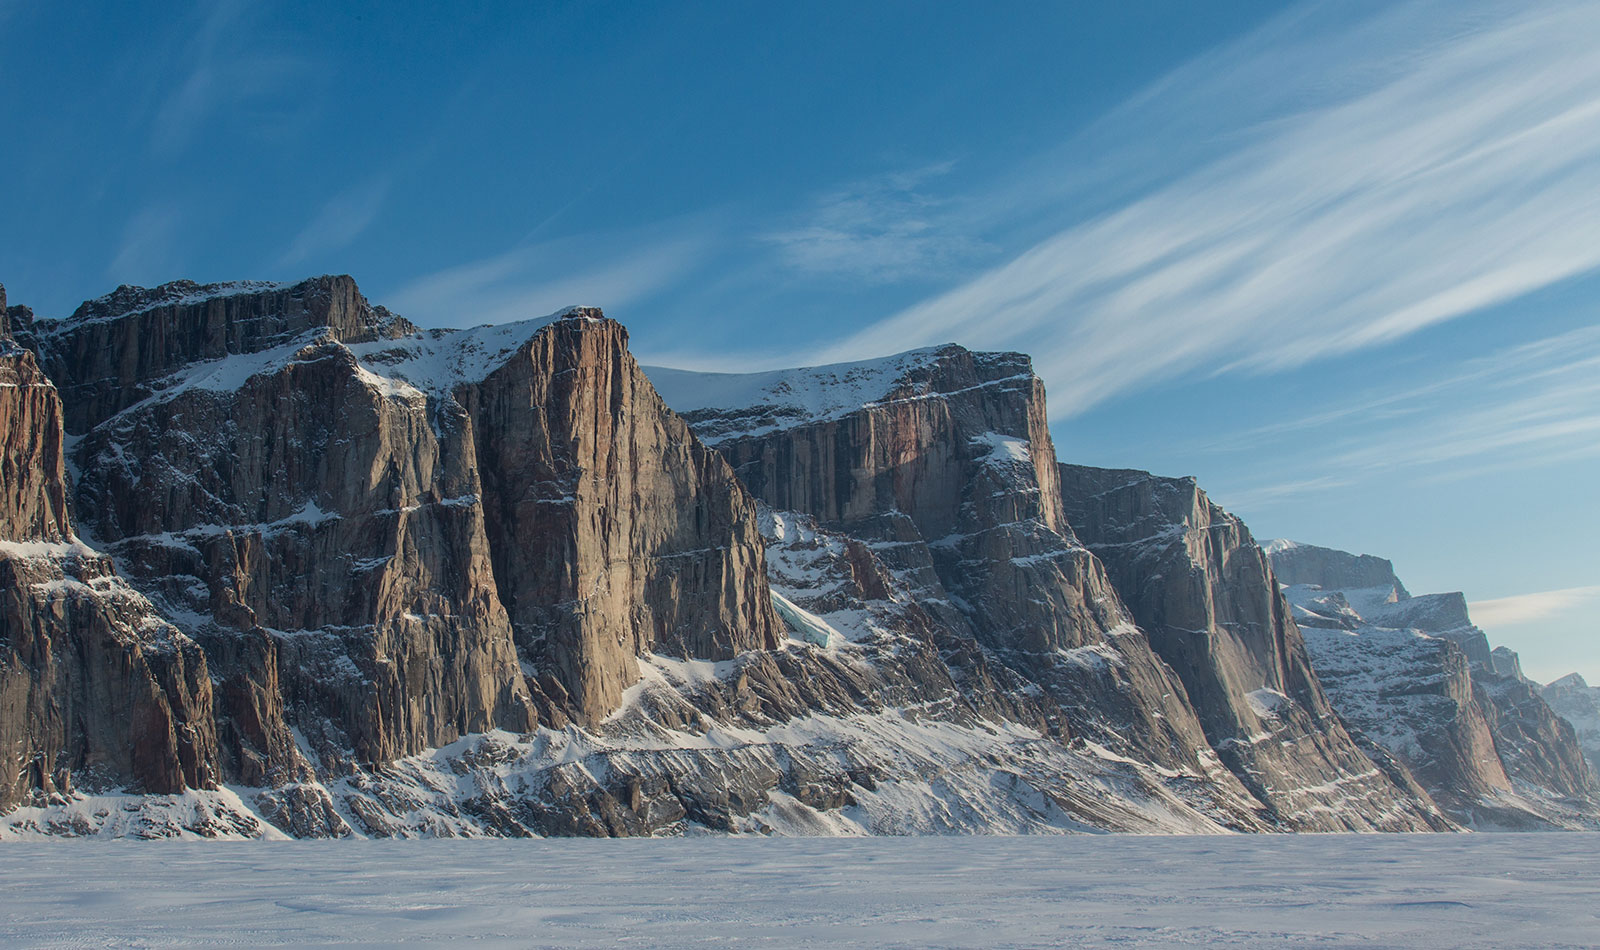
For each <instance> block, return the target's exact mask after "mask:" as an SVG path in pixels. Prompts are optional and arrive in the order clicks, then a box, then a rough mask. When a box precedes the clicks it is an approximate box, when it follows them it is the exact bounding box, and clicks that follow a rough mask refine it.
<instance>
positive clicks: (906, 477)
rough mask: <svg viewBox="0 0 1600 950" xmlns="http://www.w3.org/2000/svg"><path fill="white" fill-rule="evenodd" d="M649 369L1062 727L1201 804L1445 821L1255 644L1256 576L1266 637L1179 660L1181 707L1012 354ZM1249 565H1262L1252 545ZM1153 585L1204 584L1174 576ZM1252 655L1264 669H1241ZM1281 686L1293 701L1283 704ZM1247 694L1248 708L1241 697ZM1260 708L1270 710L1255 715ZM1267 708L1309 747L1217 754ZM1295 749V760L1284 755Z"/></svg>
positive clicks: (780, 492) (1176, 679)
mask: <svg viewBox="0 0 1600 950" xmlns="http://www.w3.org/2000/svg"><path fill="white" fill-rule="evenodd" d="M650 373H651V376H652V379H653V380H654V381H655V382H656V384H657V386H658V387H660V388H661V389H662V392H663V394H664V395H665V397H666V398H667V400H668V402H669V403H670V404H672V405H673V406H674V408H677V409H678V410H679V411H680V412H682V413H683V414H684V417H685V418H686V419H688V420H689V422H690V424H691V425H692V426H693V428H694V430H695V432H696V433H697V434H698V435H699V436H700V437H701V438H702V439H703V440H705V441H708V442H710V443H711V444H713V445H714V446H715V447H716V448H717V449H718V450H719V451H721V452H722V453H723V455H724V456H725V457H727V458H728V460H729V461H730V462H731V463H732V464H733V466H734V469H735V471H736V472H737V473H738V474H739V477H740V478H741V479H742V480H743V481H744V482H745V483H746V484H747V485H749V486H750V488H751V490H752V491H753V492H754V493H755V494H756V495H758V496H759V497H761V498H762V500H763V501H765V502H767V503H768V504H770V505H772V506H773V507H774V508H775V509H779V510H786V509H792V510H796V511H799V512H802V513H803V514H804V515H805V516H808V517H810V518H813V519H815V521H816V522H817V523H818V524H819V525H820V526H821V527H822V528H823V529H824V530H827V531H831V532H834V533H836V534H838V535H839V536H841V537H844V538H848V539H849V540H850V542H851V543H853V544H855V545H857V546H858V547H859V548H860V550H861V551H863V552H869V553H871V554H873V555H875V556H876V557H877V558H878V559H880V561H881V563H883V564H884V565H885V567H886V569H887V571H888V572H889V574H890V575H891V576H893V577H895V578H897V579H898V580H899V581H900V582H901V583H902V584H903V585H904V586H905V589H906V590H907V591H908V596H909V597H910V598H911V599H912V600H914V601H915V602H916V603H917V604H918V605H919V607H920V608H921V609H922V610H923V611H924V612H925V613H926V614H927V615H928V616H929V618H930V622H931V624H932V625H933V626H934V627H936V628H938V629H940V630H944V631H949V635H951V636H954V637H957V638H965V639H969V640H971V641H972V642H973V644H974V646H976V647H978V648H979V649H981V650H982V651H986V653H987V655H989V656H990V657H992V658H993V662H994V664H995V665H999V666H1003V667H1005V668H1007V669H1008V670H1009V671H1011V673H1012V675H1015V676H1019V677H1021V678H1022V679H1023V680H1024V681H1025V682H1027V683H1029V684H1031V685H1032V688H1033V689H1035V690H1037V691H1038V692H1039V693H1040V694H1041V695H1043V696H1044V697H1046V698H1047V700H1048V702H1047V703H1045V704H1044V705H1045V707H1046V708H1047V709H1050V710H1051V711H1050V713H1049V715H1051V716H1052V717H1053V718H1052V719H1051V720H1050V721H1051V723H1052V728H1053V729H1054V731H1055V732H1056V734H1057V735H1059V736H1061V737H1062V738H1063V740H1065V741H1069V742H1070V741H1073V740H1078V741H1085V742H1089V743H1092V744H1094V745H1095V746H1097V747H1100V748H1105V749H1108V750H1111V751H1113V752H1114V753H1116V754H1119V755H1124V756H1128V757H1130V758H1134V759H1137V760H1139V761H1146V762H1151V763H1154V764H1157V765H1159V766H1161V767H1163V768H1167V769H1169V770H1171V771H1172V773H1173V774H1174V775H1183V776H1188V777H1191V779H1192V778H1195V777H1198V778H1202V779H1203V783H1202V784H1203V785H1204V786H1208V787H1209V788H1210V790H1211V791H1210V794H1214V795H1216V796H1217V799H1216V800H1217V801H1218V802H1219V803H1220V802H1226V803H1227V804H1219V805H1218V807H1221V808H1223V809H1224V810H1227V809H1233V810H1235V811H1239V810H1241V804H1242V806H1243V809H1247V810H1248V811H1249V812H1250V813H1251V814H1252V816H1253V817H1252V821H1254V822H1260V823H1262V824H1263V825H1264V826H1268V827H1283V828H1346V827H1362V828H1369V827H1379V828H1383V827H1388V828H1426V827H1442V826H1444V825H1446V824H1448V823H1447V822H1445V821H1444V820H1443V819H1442V817H1441V816H1439V815H1438V814H1437V813H1436V811H1435V810H1434V809H1433V808H1432V805H1431V803H1429V802H1428V801H1427V798H1426V795H1422V794H1420V792H1419V791H1418V790H1417V789H1416V788H1415V786H1414V785H1413V786H1409V787H1407V785H1406V784H1405V781H1406V780H1405V777H1404V775H1403V769H1398V768H1395V769H1392V770H1391V771H1392V772H1393V773H1394V774H1392V775H1391V774H1389V773H1387V772H1385V771H1383V770H1382V769H1378V768H1376V767H1374V765H1373V763H1372V762H1370V761H1369V760H1368V758H1367V757H1366V756H1363V755H1362V754H1361V753H1360V752H1359V751H1358V750H1357V749H1356V748H1355V746H1354V743H1353V742H1352V741H1351V740H1350V739H1349V737H1348V736H1346V735H1345V734H1344V733H1343V731H1342V727H1340V726H1339V724H1338V722H1337V720H1336V718H1334V717H1332V716H1331V715H1330V714H1329V712H1328V709H1327V704H1326V701H1325V699H1323V698H1322V697H1321V694H1320V691H1318V690H1316V689H1315V687H1314V685H1309V684H1307V683H1304V682H1302V681H1301V680H1299V679H1295V677H1297V676H1298V677H1302V679H1303V677H1304V674H1306V673H1308V668H1307V666H1306V664H1305V663H1304V660H1303V657H1301V658H1299V659H1298V665H1296V661H1295V660H1294V659H1289V660H1285V659H1284V657H1283V656H1282V655H1281V653H1282V651H1283V650H1286V649H1289V645H1288V644H1285V643H1278V642H1272V641H1271V634H1270V629H1271V621H1270V613H1271V611H1272V609H1273V606H1274V600H1273V596H1274V595H1271V594H1270V593H1269V592H1270V590H1271V589H1270V588H1269V587H1264V586H1262V587H1261V588H1260V590H1261V592H1260V596H1259V598H1258V600H1259V602H1260V604H1261V605H1262V607H1263V609H1264V610H1265V612H1266V613H1267V614H1268V615H1269V617H1268V622H1267V625H1268V628H1269V632H1268V633H1266V634H1263V635H1262V636H1261V637H1258V638H1257V639H1255V640H1250V641H1239V642H1237V643H1235V644H1234V646H1233V647H1232V653H1230V654H1229V655H1228V656H1227V657H1226V658H1224V657H1217V656H1210V655H1207V656H1202V657H1198V658H1190V659H1193V660H1194V661H1195V662H1197V663H1203V664H1206V667H1207V671H1206V672H1205V673H1203V674H1197V675H1196V676H1195V677H1194V678H1193V681H1194V683H1195V684H1196V686H1197V687H1202V688H1205V689H1209V690H1210V691H1209V692H1204V693H1203V694H1202V696H1201V697H1200V699H1199V701H1195V700H1196V697H1195V695H1194V694H1193V693H1191V691H1190V690H1189V688H1188V684H1187V683H1186V682H1185V681H1184V679H1183V678H1181V677H1180V676H1178V675H1175V674H1174V672H1173V670H1172V668H1171V667H1170V666H1169V664H1168V663H1167V662H1163V659H1162V658H1161V657H1160V656H1159V655H1158V653H1157V651H1156V650H1153V649H1152V647H1151V642H1150V641H1149V640H1148V639H1147V637H1146V634H1145V633H1144V632H1142V631H1141V630H1140V628H1139V627H1138V626H1137V625H1136V624H1135V622H1134V621H1135V619H1136V617H1135V616H1134V615H1132V614H1130V613H1129V611H1128V610H1127V609H1126V607H1124V605H1123V601H1122V600H1121V599H1120V598H1119V597H1118V593H1117V590H1116V589H1115V588H1114V585H1113V583H1112V579H1111V578H1108V576H1107V574H1106V571H1105V568H1104V567H1103V566H1102V564H1101V562H1100V560H1099V559H1097V558H1096V557H1095V556H1094V555H1093V554H1092V553H1091V552H1090V551H1089V550H1087V549H1086V548H1085V547H1084V546H1083V545H1082V544H1081V543H1079V540H1078V537H1077V535H1075V534H1074V532H1073V528H1072V526H1070V525H1069V523H1068V521H1069V518H1068V517H1067V516H1065V515H1064V514H1063V502H1062V494H1063V493H1062V484H1061V471H1060V470H1059V469H1058V468H1057V464H1056V461H1055V451H1054V448H1053V446H1052V444H1051V442H1050V437H1049V432H1048V429H1047V427H1046V424H1045V423H1046V413H1045V406H1044V393H1043V387H1042V385H1041V384H1040V383H1039V380H1038V379H1037V377H1036V376H1034V375H1033V372H1032V369H1031V366H1030V364H1029V362H1028V360H1027V358H1026V357H1024V356H1020V355H1018V354H984V353H971V352H968V351H966V350H964V349H962V348H960V347H943V348H937V349H933V350H924V351H915V352H912V353H907V354H902V355H901V356H898V357H892V358H889V359H886V360H878V361H871V362H867V363H859V364H841V365H839V366H828V367H819V368H815V369H804V370H788V371H780V372H776V373H763V374H752V375H749V376H728V375H716V374H692V373H682V372H679V371H674V370H658V369H651V370H650ZM1257 564H1258V566H1259V567H1260V568H1261V570H1262V572H1263V574H1264V572H1265V566H1264V560H1263V559H1262V558H1261V556H1260V554H1259V552H1258V553H1257ZM1172 596H1173V598H1174V599H1183V598H1185V597H1202V598H1203V596H1204V594H1203V592H1202V591H1199V590H1184V591H1179V590H1177V589H1174V590H1173V592H1172ZM1199 603H1200V606H1199V607H1198V608H1196V609H1200V610H1203V609H1204V601H1203V599H1202V600H1201V601H1200V602H1199ZM1279 606H1280V608H1281V605H1279ZM1275 649H1276V650H1278V651H1279V653H1278V654H1275V653H1274V652H1273V651H1274V650H1275ZM1228 662H1233V663H1235V664H1236V665H1239V666H1244V667H1246V668H1248V669H1249V670H1251V673H1250V674H1246V675H1245V676H1244V679H1251V680H1252V681H1251V683H1250V685H1249V686H1248V688H1243V686H1242V684H1243V680H1242V679H1239V678H1238V677H1233V678H1227V679H1225V680H1223V681H1221V682H1217V681H1216V680H1217V670H1218V668H1219V665H1226V664H1227V663H1228ZM1260 667H1271V668H1272V669H1273V670H1274V671H1275V672H1274V674H1273V675H1272V677H1270V678H1269V677H1268V676H1266V675H1265V674H1263V675H1261V676H1254V673H1255V672H1256V671H1257V670H1258V668H1260ZM1230 675H1231V674H1230ZM1252 677H1253V678H1252ZM1236 679H1237V680H1238V681H1237V682H1236V681H1235V680H1236ZM1312 682H1313V683H1314V680H1313V681H1312ZM1269 684H1276V686H1273V685H1269ZM1283 687H1287V688H1289V689H1292V690H1294V691H1295V692H1296V693H1298V694H1300V695H1302V696H1304V697H1305V705H1296V704H1295V703H1293V702H1292V701H1290V700H1288V699H1287V696H1288V694H1286V693H1284V692H1282V688H1283ZM1274 690H1276V695H1277V696H1282V697H1284V700H1283V702H1281V703H1280V702H1278V701H1277V700H1276V699H1274V700H1273V702H1272V703H1271V704H1267V703H1266V700H1265V699H1263V697H1265V696H1267V695H1268V692H1271V691H1274ZM1252 691H1254V692H1255V693H1256V697H1255V701H1256V702H1257V703H1260V704H1262V707H1261V708H1262V712H1260V713H1257V712H1255V711H1253V710H1252V709H1251V706H1250V703H1251V702H1252V700H1251V698H1250V697H1249V695H1248V694H1249V693H1250V692H1252ZM1211 704H1216V705H1217V706H1219V707H1220V708H1221V709H1222V710H1224V711H1221V712H1217V713H1216V715H1217V716H1219V717H1221V718H1226V719H1228V720H1229V721H1230V722H1234V723H1235V726H1234V727H1231V728H1229V729H1226V730H1223V729H1219V730H1218V731H1217V740H1216V741H1217V742H1222V741H1224V740H1226V741H1227V742H1228V743H1229V745H1228V746H1227V747H1222V746H1219V745H1217V744H1215V743H1214V742H1213V740H1212V739H1211V738H1209V737H1208V736H1207V731H1206V728H1205V726H1204V722H1205V719H1206V718H1207V717H1208V716H1211V715H1212V714H1213V711H1212V710H1211V709H1210V706H1211ZM1268 705H1270V706H1271V707H1272V708H1273V709H1274V710H1281V711H1274V712H1271V713H1269V712H1268V711H1267V709H1268ZM1052 707H1053V709H1052ZM1233 710H1244V712H1243V713H1242V714H1241V713H1239V712H1236V711H1233ZM1241 715H1242V716H1245V717H1248V723H1249V727H1248V728H1246V727H1245V726H1244V725H1243V724H1241V723H1239V722H1238V720H1239V719H1240V717H1241ZM1269 718H1271V719H1274V720H1276V719H1277V718H1283V719H1284V720H1286V721H1292V722H1293V723H1294V725H1293V727H1292V728H1290V730H1289V731H1290V732H1291V733H1293V734H1294V735H1295V736H1297V737H1298V741H1300V742H1302V743H1303V744H1305V745H1307V746H1318V748H1317V750H1316V751H1315V752H1313V753H1311V754H1310V755H1306V756H1297V755H1295V754H1293V753H1283V752H1277V751H1276V747H1275V746H1274V745H1273V744H1272V743H1271V742H1267V743H1265V745H1266V747H1267V749H1266V751H1265V752H1263V753H1259V754H1258V753H1250V752H1248V751H1240V750H1236V749H1235V748H1234V745H1238V746H1240V749H1243V748H1245V747H1247V746H1249V745H1250V744H1251V743H1259V742H1260V741H1261V740H1263V739H1270V737H1271V736H1272V735H1273V730H1271V729H1268V728H1265V727H1263V726H1261V723H1262V722H1263V721H1265V720H1266V719H1269ZM1219 750H1220V754H1219ZM1273 756H1276V759H1275V761H1273V762H1272V763H1270V764H1269V763H1268V762H1267V761H1266V760H1267V759H1268V758H1270V757H1273ZM1302 759H1304V760H1306V761H1308V762H1310V764H1308V765H1304V766H1300V765H1299V764H1298V763H1299V762H1300V760H1302ZM1224 764H1231V765H1233V766H1234V767H1235V769H1236V771H1233V770H1230V769H1228V768H1225V767H1224ZM1263 774H1265V775H1266V776H1267V777H1266V778H1265V779H1263V778H1262V775H1263ZM1191 779H1185V780H1184V781H1189V780H1191ZM1241 779H1242V780H1241ZM1319 789H1321V791H1319ZM1369 798H1370V800H1365V799H1369ZM1323 799H1325V800H1323ZM1330 803H1337V804H1340V805H1355V807H1343V808H1340V807H1330ZM1357 803H1358V804H1357ZM1357 815H1359V816H1360V817H1354V816H1357Z"/></svg>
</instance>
